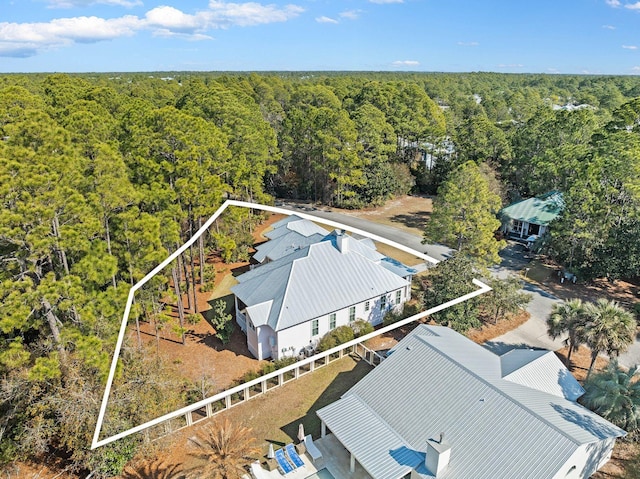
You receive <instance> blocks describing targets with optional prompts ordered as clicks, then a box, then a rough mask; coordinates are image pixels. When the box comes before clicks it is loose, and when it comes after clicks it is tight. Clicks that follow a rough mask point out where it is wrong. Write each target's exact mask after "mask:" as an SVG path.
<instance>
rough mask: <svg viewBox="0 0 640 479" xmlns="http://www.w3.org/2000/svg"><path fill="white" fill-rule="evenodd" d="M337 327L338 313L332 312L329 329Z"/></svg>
mask: <svg viewBox="0 0 640 479" xmlns="http://www.w3.org/2000/svg"><path fill="white" fill-rule="evenodd" d="M335 327H336V313H331V314H330V315H329V329H334V328H335Z"/></svg>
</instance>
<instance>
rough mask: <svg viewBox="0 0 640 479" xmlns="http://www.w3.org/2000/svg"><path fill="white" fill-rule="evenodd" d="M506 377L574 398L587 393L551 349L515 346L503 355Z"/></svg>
mask: <svg viewBox="0 0 640 479" xmlns="http://www.w3.org/2000/svg"><path fill="white" fill-rule="evenodd" d="M500 361H501V363H502V374H503V375H504V376H503V377H504V379H506V380H508V381H511V382H514V383H517V384H521V385H523V386H527V387H530V388H534V389H538V390H540V391H543V392H546V393H549V394H553V395H555V396H560V397H564V398H565V399H568V400H570V401H575V400H576V399H578V398H579V397H580V396H582V395H583V394H584V389H583V388H582V386H580V383H579V382H578V381H576V378H574V377H573V375H572V374H571V373H570V372H569V371H567V368H565V367H564V364H562V362H561V361H560V359H558V356H556V355H555V354H554V353H552V352H551V351H534V350H530V349H514V350H512V351H509V352H508V353H505V354H503V355H502V356H500Z"/></svg>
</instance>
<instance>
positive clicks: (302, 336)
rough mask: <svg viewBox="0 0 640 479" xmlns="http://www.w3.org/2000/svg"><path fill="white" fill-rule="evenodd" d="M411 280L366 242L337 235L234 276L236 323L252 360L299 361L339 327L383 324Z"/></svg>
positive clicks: (408, 294)
mask: <svg viewBox="0 0 640 479" xmlns="http://www.w3.org/2000/svg"><path fill="white" fill-rule="evenodd" d="M413 273H415V270H412V269H411V268H408V267H406V266H404V265H403V264H401V263H399V262H397V261H394V260H392V259H390V258H386V257H385V256H384V255H382V254H380V253H378V252H377V251H376V250H375V249H374V246H373V242H372V241H371V240H368V239H364V240H356V239H355V238H352V237H351V236H349V235H347V234H345V233H344V232H342V231H334V232H333V233H330V234H328V235H325V237H324V238H323V239H322V240H321V241H318V242H317V243H313V244H310V245H308V246H304V247H300V248H297V249H294V250H293V251H292V252H290V253H289V254H287V255H285V256H282V257H280V258H278V259H275V260H273V261H271V262H268V263H267V264H264V265H260V266H257V267H255V268H254V269H252V270H251V271H248V272H246V273H244V274H242V275H240V276H238V278H237V280H238V281H239V284H237V285H236V286H234V287H233V288H231V290H232V292H233V294H234V295H235V306H236V308H235V310H236V321H237V323H238V324H239V325H240V327H241V328H242V330H243V331H244V332H245V333H246V335H247V345H248V347H249V350H250V351H251V353H252V354H253V355H254V356H255V357H256V358H258V359H266V358H274V359H280V358H283V357H286V356H294V355H299V354H301V353H302V352H303V350H304V348H306V347H308V346H309V345H311V346H315V345H316V344H317V342H318V341H319V340H320V338H321V337H322V336H323V335H324V334H326V333H327V332H329V331H330V330H332V329H334V328H336V327H338V326H343V325H348V324H349V323H351V322H353V321H356V320H358V319H363V320H365V321H369V322H370V323H371V324H373V325H376V324H379V323H381V322H382V319H383V318H384V315H385V314H386V312H387V311H389V310H390V309H392V308H396V309H399V308H401V307H402V305H403V304H404V303H405V302H406V301H407V300H408V299H409V298H410V297H411V276H412V274H413Z"/></svg>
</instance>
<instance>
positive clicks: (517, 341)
mask: <svg viewBox="0 0 640 479" xmlns="http://www.w3.org/2000/svg"><path fill="white" fill-rule="evenodd" d="M278 206H280V207H282V208H286V209H290V210H292V211H294V212H295V211H300V212H302V213H308V214H312V215H315V216H318V217H320V218H325V219H328V220H332V221H336V222H339V223H343V224H345V225H347V226H351V227H354V228H358V229H361V230H364V231H370V232H372V233H374V234H377V235H379V236H382V237H384V238H388V239H390V240H392V241H396V242H398V243H400V244H404V245H406V246H408V247H410V248H413V249H415V250H417V251H420V252H423V253H425V254H428V255H429V256H431V257H432V258H436V259H438V260H443V259H446V258H448V257H449V255H450V253H451V249H450V248H448V247H446V246H443V245H423V244H422V238H420V237H419V236H416V235H413V234H411V233H408V232H406V231H403V230H400V229H398V228H394V227H392V226H387V225H382V224H379V223H375V222H372V221H369V220H365V219H362V218H356V217H354V216H349V215H345V214H341V213H335V212H333V211H328V210H324V209H317V208H314V207H309V206H305V205H301V204H296V203H284V204H278ZM500 257H501V258H502V261H501V263H500V264H499V265H498V266H496V267H494V268H492V269H491V271H492V273H493V274H495V275H496V276H497V277H499V278H506V277H507V276H509V275H514V274H518V273H519V272H521V271H522V270H523V269H524V268H526V265H527V263H528V262H529V261H530V257H529V253H528V252H527V251H526V249H525V248H524V246H523V245H521V244H518V243H511V244H509V246H508V247H507V248H505V249H504V250H502V251H501V252H500ZM523 283H524V284H523V290H524V291H525V292H527V293H529V294H531V295H532V298H531V302H530V303H529V305H528V306H527V311H528V312H529V314H530V315H531V318H530V319H529V321H527V322H526V323H524V324H522V325H520V326H519V327H518V328H516V329H514V330H512V331H509V332H508V333H506V334H503V335H502V336H499V337H497V338H495V339H493V340H492V341H488V342H487V343H485V346H486V347H487V348H489V349H491V350H492V351H494V352H495V353H497V354H503V353H505V352H507V351H510V350H511V349H514V348H516V347H518V348H542V349H549V350H552V351H555V350H557V349H561V348H562V347H563V346H564V344H563V341H562V339H564V338H562V339H557V340H555V341H554V340H552V339H551V338H550V337H549V336H548V335H547V325H546V320H547V318H548V317H549V314H550V312H551V308H552V307H553V305H554V304H555V303H558V302H560V301H561V299H559V298H558V297H556V296H554V295H552V294H550V293H548V292H547V291H545V290H543V289H542V288H540V287H538V286H537V285H535V284H533V283H529V282H527V281H524V282H523ZM619 362H620V364H621V365H623V366H625V367H630V366H633V365H634V364H640V340H638V339H636V341H635V342H634V343H633V344H632V345H631V347H630V348H629V350H628V351H627V352H626V353H624V354H622V355H621V356H620V358H619Z"/></svg>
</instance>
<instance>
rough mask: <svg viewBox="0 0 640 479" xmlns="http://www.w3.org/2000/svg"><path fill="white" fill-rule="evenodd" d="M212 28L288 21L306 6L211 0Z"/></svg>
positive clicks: (208, 12)
mask: <svg viewBox="0 0 640 479" xmlns="http://www.w3.org/2000/svg"><path fill="white" fill-rule="evenodd" d="M205 12H206V13H207V14H209V16H210V20H211V25H210V26H211V27H212V28H226V27H228V26H232V25H235V26H240V27H247V26H252V25H261V24H266V23H276V22H286V21H287V20H291V19H292V18H295V17H297V16H298V15H300V14H301V13H302V12H304V8H302V7H300V6H298V5H285V6H284V7H282V8H279V7H278V6H277V5H274V4H269V5H262V4H261V3H257V2H246V3H227V2H218V1H216V0H211V1H210V2H209V10H206V11H205Z"/></svg>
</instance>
